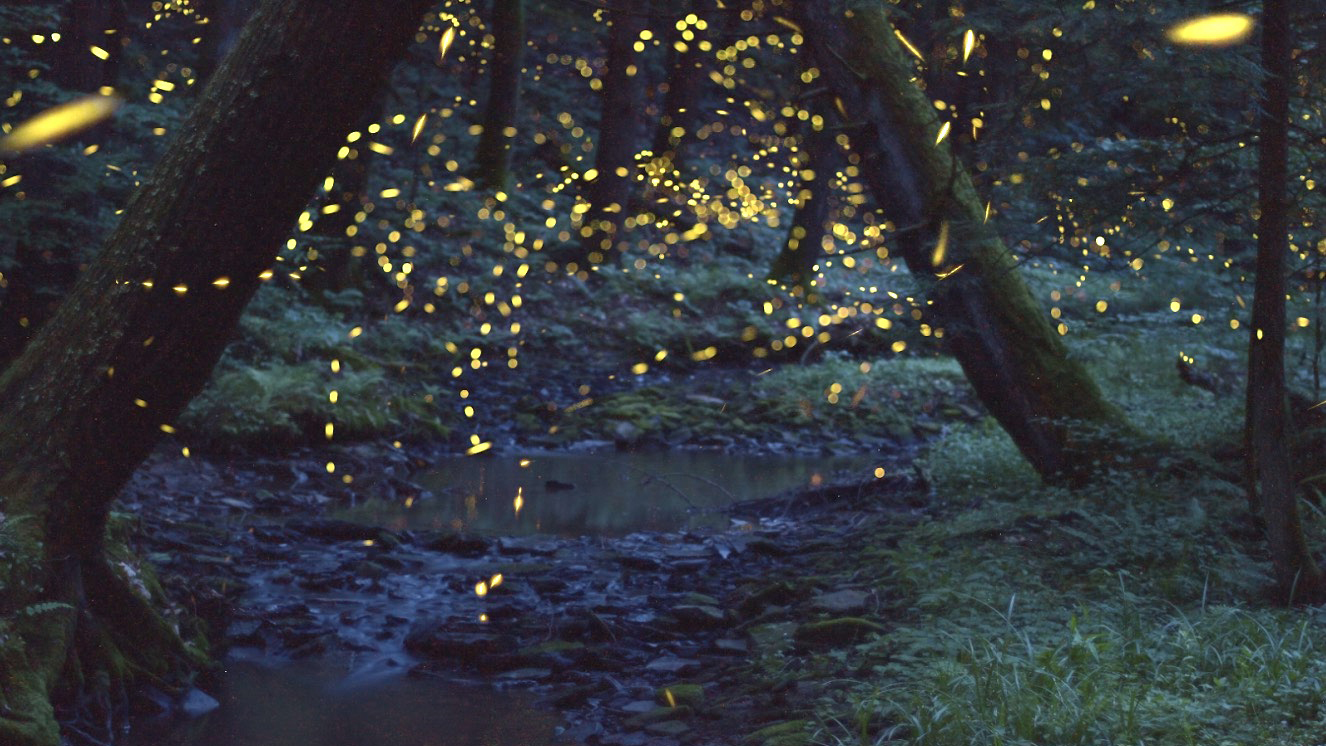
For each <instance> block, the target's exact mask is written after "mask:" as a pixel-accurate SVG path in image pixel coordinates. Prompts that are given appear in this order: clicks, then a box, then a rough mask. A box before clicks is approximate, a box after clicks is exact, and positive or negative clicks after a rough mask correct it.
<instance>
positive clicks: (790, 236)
mask: <svg viewBox="0 0 1326 746" xmlns="http://www.w3.org/2000/svg"><path fill="white" fill-rule="evenodd" d="M805 126H806V133H805V135H804V137H802V141H801V150H800V153H801V155H802V156H803V157H802V160H801V161H800V162H799V163H798V164H797V165H798V167H799V168H800V170H801V189H800V190H799V191H798V195H797V209H796V213H795V214H793V216H792V226H791V227H790V228H788V231H787V240H786V241H785V242H784V243H783V250H782V251H780V252H779V254H778V256H777V257H775V258H774V262H773V265H772V267H770V269H769V277H770V278H771V279H775V280H788V281H789V282H791V283H792V293H793V294H794V295H800V296H802V297H804V298H806V299H807V300H808V301H811V300H812V299H811V298H810V296H811V294H812V289H811V285H810V283H811V280H812V279H813V277H814V272H815V264H816V263H817V262H818V261H819V260H820V258H821V257H823V256H824V246H823V241H824V234H825V233H826V231H827V229H826V224H827V222H828V220H829V197H830V196H831V195H832V194H833V190H832V189H830V188H829V183H830V181H831V180H832V178H833V174H834V172H835V171H837V170H838V169H839V168H841V167H842V166H843V165H844V159H843V157H842V151H841V150H840V149H839V147H838V140H837V138H836V137H835V135H834V134H833V132H832V131H830V130H829V129H828V127H827V125H826V126H824V127H821V128H819V129H815V125H814V124H813V123H812V122H809V121H808V122H806V123H805Z"/></svg>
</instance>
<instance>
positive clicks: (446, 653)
mask: <svg viewBox="0 0 1326 746" xmlns="http://www.w3.org/2000/svg"><path fill="white" fill-rule="evenodd" d="M514 648H515V640H514V639H513V638H511V637H509V636H506V635H502V634H498V633H496V632H494V631H493V630H491V629H490V628H488V627H486V626H481V625H479V624H477V623H473V622H469V621H468V620H466V621H460V620H456V619H426V620H422V621H420V622H417V623H415V624H414V626H412V627H411V628H410V631H409V632H407V633H406V635H405V649H406V650H408V651H410V652H411V653H414V654H415V655H419V656H422V657H425V658H430V659H433V660H437V661H442V662H453V663H458V664H464V665H469V666H477V665H479V664H480V662H481V661H483V659H485V658H487V657H489V656H497V655H502V654H507V653H510V652H512V650H513V649H514Z"/></svg>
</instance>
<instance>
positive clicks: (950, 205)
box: [794, 0, 1126, 479]
mask: <svg viewBox="0 0 1326 746" xmlns="http://www.w3.org/2000/svg"><path fill="white" fill-rule="evenodd" d="M794 14H795V17H796V19H797V22H798V23H799V24H800V26H801V28H802V30H803V32H804V35H805V38H806V43H807V44H808V46H809V48H810V49H809V51H810V54H811V57H812V60H813V61H814V63H815V64H816V65H817V66H818V67H819V69H820V72H821V73H822V74H823V78H824V81H825V84H826V85H827V86H828V87H829V88H830V90H831V91H832V92H833V93H834V95H835V96H836V100H835V105H836V107H837V108H838V109H839V111H840V113H841V114H843V115H844V118H845V119H846V123H847V126H848V132H849V136H850V138H851V143H852V148H853V150H855V151H856V152H857V153H858V154H859V155H860V156H861V164H862V165H861V168H862V173H863V176H864V177H865V179H866V182H867V183H868V184H869V185H870V188H871V190H872V191H873V192H874V194H875V197H876V199H877V200H878V202H879V203H880V204H881V205H882V206H883V209H884V212H885V213H886V214H887V215H888V216H889V218H890V219H891V220H892V221H893V222H894V223H895V224H896V225H898V226H899V230H898V232H897V245H898V246H899V247H900V249H901V251H902V255H903V259H904V260H905V261H906V262H907V266H908V268H909V269H910V270H911V271H912V272H913V273H914V274H916V275H917V276H918V277H925V278H929V280H930V281H931V282H932V283H933V284H932V286H931V287H930V289H929V293H928V297H929V298H930V300H931V301H933V306H932V310H933V313H934V314H935V319H936V322H937V326H941V327H942V328H943V330H944V336H945V339H946V340H947V343H948V346H949V348H950V349H951V350H952V352H953V355H954V356H955V357H956V358H957V359H958V362H959V363H961V365H962V368H963V370H964V371H965V372H966V374H967V379H968V380H969V381H971V384H972V386H973V387H974V388H975V390H976V393H977V395H978V396H979V397H980V399H981V401H982V402H983V403H984V404H985V406H986V407H987V408H988V409H989V410H990V412H991V414H993V415H994V416H995V418H996V419H997V420H998V421H999V423H1000V424H1001V425H1002V426H1003V427H1004V429H1005V430H1006V431H1007V432H1008V434H1009V435H1010V436H1012V438H1013V441H1014V442H1015V443H1016V444H1017V446H1018V448H1019V450H1021V452H1022V454H1023V455H1024V456H1025V457H1026V458H1027V460H1028V461H1029V462H1031V465H1032V466H1033V467H1035V469H1036V471H1037V472H1039V473H1040V474H1041V475H1043V476H1046V477H1049V478H1070V479H1077V478H1081V477H1084V476H1086V475H1087V474H1088V473H1089V472H1090V471H1091V470H1092V469H1093V460H1095V459H1099V458H1101V457H1102V456H1103V455H1104V454H1103V453H1102V452H1101V451H1100V450H1099V446H1100V444H1101V442H1102V440H1103V437H1102V436H1104V435H1105V434H1106V433H1107V432H1108V431H1109V430H1111V429H1113V428H1120V427H1126V423H1125V420H1124V417H1123V414H1122V413H1121V412H1120V411H1119V410H1118V409H1117V408H1116V407H1114V406H1113V405H1111V404H1110V403H1109V402H1107V401H1106V400H1105V399H1104V397H1103V396H1102V395H1101V393H1100V390H1099V389H1098V388H1097V386H1096V384H1095V381H1093V380H1092V379H1091V377H1090V376H1089V375H1088V374H1087V372H1086V370H1085V369H1084V368H1083V367H1082V366H1081V365H1080V364H1079V363H1077V362H1076V361H1074V360H1072V359H1071V358H1070V357H1069V355H1068V351H1067V349H1066V348H1065V346H1064V344H1063V341H1062V340H1061V339H1060V338H1059V335H1058V334H1057V333H1056V330H1055V329H1054V328H1053V327H1052V326H1050V323H1049V320H1048V319H1047V318H1046V315H1045V313H1044V312H1043V311H1042V309H1041V307H1040V305H1039V304H1038V303H1037V302H1036V300H1035V299H1034V298H1033V297H1032V295H1031V293H1030V291H1029V290H1028V289H1027V286H1026V285H1025V284H1024V283H1023V281H1022V278H1021V277H1020V276H1019V275H1018V273H1017V262H1016V260H1015V259H1014V257H1013V256H1012V254H1011V253H1010V252H1009V251H1008V248H1007V247H1006V246H1005V245H1004V243H1003V241H1002V240H1001V239H1000V238H999V236H998V235H996V234H995V233H994V231H993V230H991V229H990V228H989V226H987V225H986V223H985V219H984V208H983V206H982V204H981V201H980V198H979V197H978V196H977V194H976V190H975V187H973V185H972V182H971V178H970V177H969V175H968V174H967V172H966V171H965V170H964V169H963V168H962V166H961V164H960V163H958V162H957V160H956V159H955V158H954V156H953V154H952V151H951V150H950V149H949V144H948V143H947V142H937V140H938V139H939V138H938V133H939V123H938V121H937V119H936V116H935V109H934V107H933V106H932V105H931V102H930V100H929V98H928V97H927V96H926V95H925V93H924V92H923V91H921V89H919V88H918V87H917V86H916V84H915V83H914V82H913V79H914V78H915V77H916V72H915V69H914V68H913V66H912V62H911V58H910V57H909V56H908V55H907V53H906V52H905V51H904V50H903V49H902V46H901V44H900V43H899V42H898V40H897V38H896V37H895V36H894V33H893V27H892V25H891V24H890V23H889V20H888V16H887V14H886V12H885V10H884V4H883V3H881V2H879V0H830V1H826V2H813V3H812V2H810V1H809V0H796V1H795V2H794Z"/></svg>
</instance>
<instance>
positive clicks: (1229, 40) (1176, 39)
mask: <svg viewBox="0 0 1326 746" xmlns="http://www.w3.org/2000/svg"><path fill="white" fill-rule="evenodd" d="M1255 25H1256V22H1255V21H1253V19H1252V17H1251V16H1247V15H1244V14H1242V13H1212V14H1211V15H1205V16H1197V17H1195V18H1189V19H1187V20H1185V21H1180V22H1179V23H1176V24H1174V25H1173V26H1170V27H1169V28H1168V29H1166V30H1165V38H1167V39H1169V40H1170V41H1171V42H1173V43H1175V44H1183V45H1187V46H1202V47H1228V46H1233V45H1235V44H1242V43H1243V42H1245V41H1247V39H1248V37H1249V36H1251V35H1252V29H1253V27H1254V26H1255Z"/></svg>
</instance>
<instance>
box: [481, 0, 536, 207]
mask: <svg viewBox="0 0 1326 746" xmlns="http://www.w3.org/2000/svg"><path fill="white" fill-rule="evenodd" d="M524 51H525V2H524V0H493V59H492V61H491V62H490V63H489V64H488V75H489V81H488V102H487V103H486V104H485V105H484V112H483V133H482V134H481V135H480V136H479V149H478V152H477V153H476V154H475V165H476V167H477V173H476V174H475V176H476V179H475V181H477V182H478V183H479V184H480V185H481V186H484V187H486V188H488V189H491V190H494V191H507V190H508V189H510V186H511V185H510V181H511V140H512V138H514V137H515V134H516V133H515V126H516V111H517V110H518V109H519V108H520V72H521V60H522V58H523V57H524V55H523V54H522V53H523V52H524Z"/></svg>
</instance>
